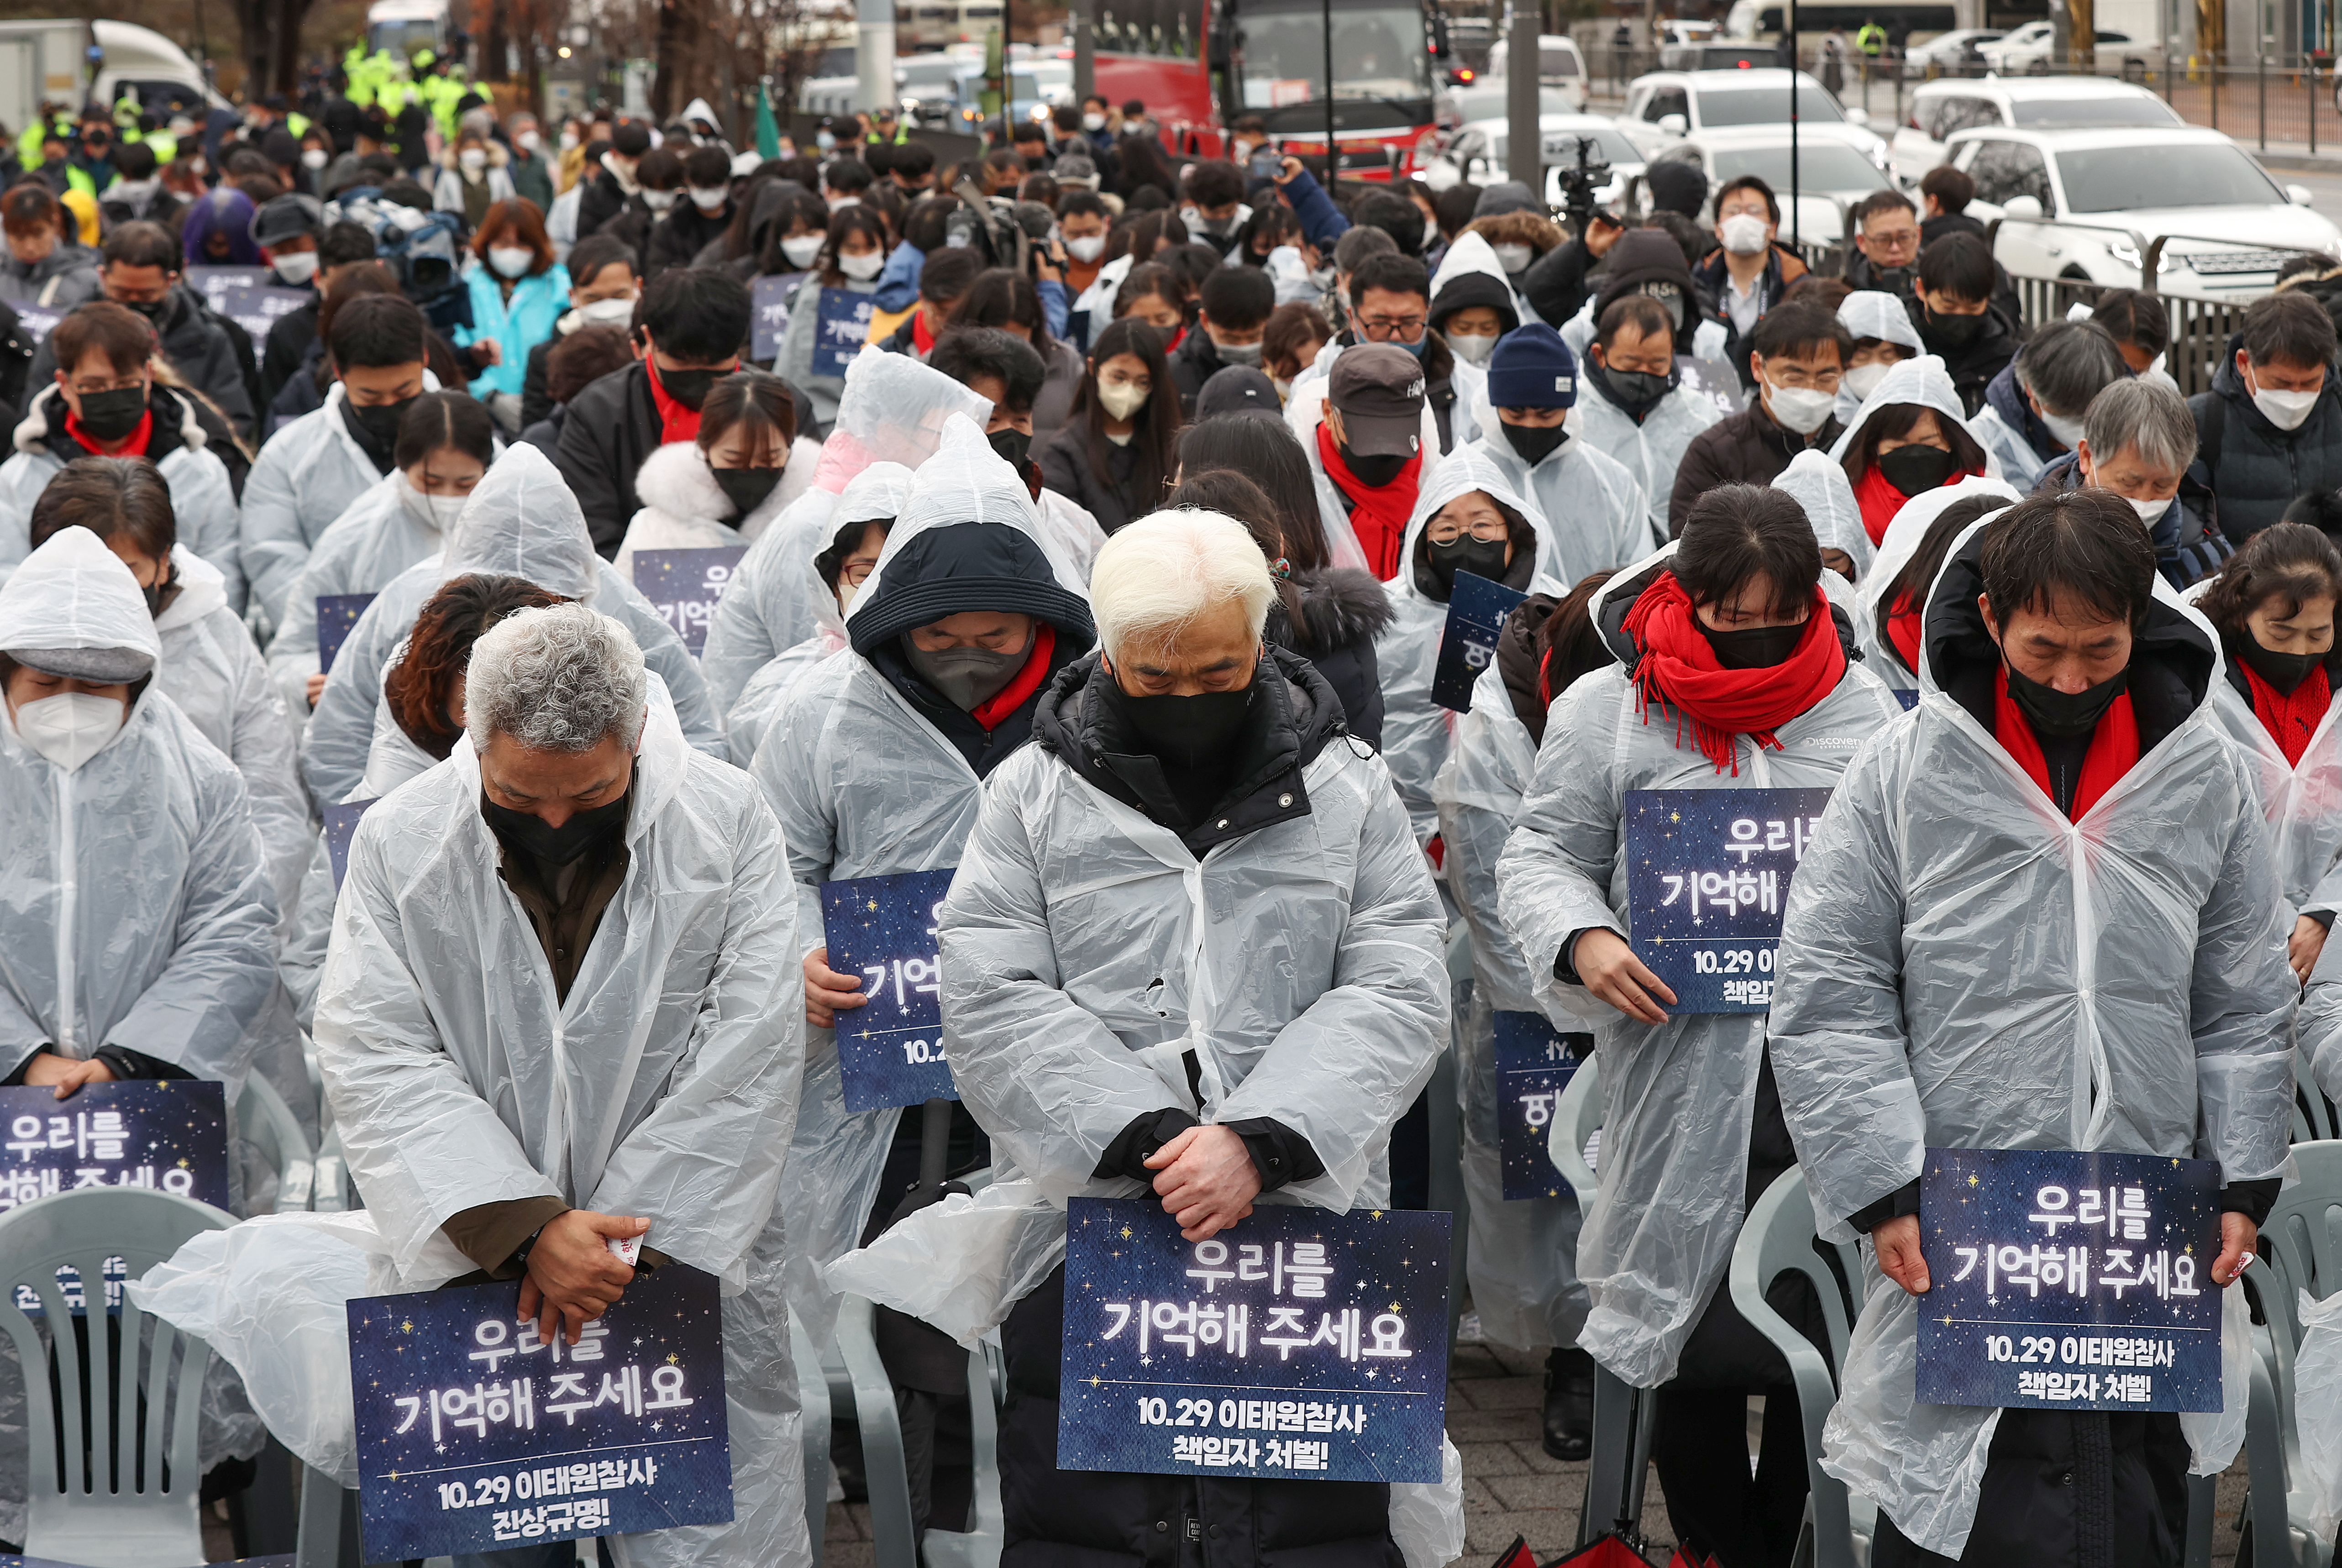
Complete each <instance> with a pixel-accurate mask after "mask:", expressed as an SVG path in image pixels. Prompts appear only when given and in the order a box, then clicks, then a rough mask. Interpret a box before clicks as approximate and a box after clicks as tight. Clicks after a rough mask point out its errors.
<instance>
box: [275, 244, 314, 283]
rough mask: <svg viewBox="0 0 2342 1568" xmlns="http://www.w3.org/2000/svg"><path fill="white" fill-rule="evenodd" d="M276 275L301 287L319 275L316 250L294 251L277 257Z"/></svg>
mask: <svg viewBox="0 0 2342 1568" xmlns="http://www.w3.org/2000/svg"><path fill="white" fill-rule="evenodd" d="M276 275H277V276H278V277H281V278H283V279H284V280H285V282H286V283H288V284H290V285H293V286H294V287H295V288H299V287H300V286H301V285H303V284H305V283H307V282H308V281H309V280H310V279H311V278H313V277H315V276H316V275H317V253H316V252H315V251H292V252H289V253H288V254H286V255H281V256H278V257H277V258H276Z"/></svg>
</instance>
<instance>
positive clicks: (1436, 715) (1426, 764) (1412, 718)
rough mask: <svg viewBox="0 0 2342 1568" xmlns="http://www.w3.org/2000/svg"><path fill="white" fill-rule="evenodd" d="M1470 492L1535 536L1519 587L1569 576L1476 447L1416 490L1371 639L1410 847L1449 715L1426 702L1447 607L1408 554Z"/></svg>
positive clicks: (1533, 518) (1544, 533)
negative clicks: (1385, 604)
mask: <svg viewBox="0 0 2342 1568" xmlns="http://www.w3.org/2000/svg"><path fill="white" fill-rule="evenodd" d="M1475 490H1476V491H1478V492H1480V493H1481V494H1484V495H1486V496H1487V497H1488V498H1489V499H1490V500H1491V501H1494V502H1496V503H1497V504H1500V505H1503V506H1508V507H1510V508H1511V509H1512V510H1513V511H1515V512H1516V513H1518V514H1520V515H1521V517H1522V519H1523V520H1524V521H1526V523H1527V524H1528V525H1529V527H1530V528H1532V529H1533V530H1535V531H1536V557H1537V558H1536V569H1535V570H1534V572H1533V573H1532V574H1530V577H1529V581H1528V585H1527V587H1526V588H1525V589H1524V590H1523V592H1525V593H1531V594H1553V595H1554V596H1555V597H1556V598H1558V597H1559V596H1560V595H1562V594H1566V593H1568V592H1569V588H1570V584H1572V583H1573V582H1575V581H1576V579H1575V578H1567V577H1564V576H1563V575H1562V572H1563V570H1564V569H1565V568H1564V565H1563V562H1564V553H1563V550H1562V547H1561V545H1560V544H1558V543H1557V541H1556V537H1555V534H1556V530H1555V528H1554V526H1553V524H1551V523H1549V522H1548V521H1547V520H1546V514H1545V512H1544V511H1543V510H1542V509H1541V508H1540V507H1539V506H1538V505H1537V504H1536V503H1535V502H1534V501H1531V500H1529V499H1527V498H1526V496H1524V495H1523V494H1521V493H1520V492H1519V491H1518V490H1516V489H1515V488H1513V484H1512V481H1511V480H1510V479H1509V478H1508V477H1507V476H1506V474H1505V472H1504V470H1503V469H1501V468H1499V467H1498V466H1497V465H1496V463H1494V462H1493V461H1491V460H1490V459H1489V457H1488V456H1487V455H1486V453H1485V452H1484V451H1483V450H1482V449H1481V448H1480V447H1479V446H1477V445H1473V446H1467V447H1465V448H1463V449H1462V450H1460V451H1458V452H1457V453H1456V454H1455V455H1454V456H1453V457H1450V458H1448V459H1447V460H1446V462H1445V463H1442V464H1440V465H1439V466H1438V467H1437V468H1436V470H1434V471H1433V473H1432V474H1431V476H1430V477H1429V478H1428V479H1426V480H1425V481H1424V484H1423V487H1422V488H1421V489H1420V490H1418V491H1417V492H1416V498H1415V515H1413V516H1412V517H1409V518H1408V519H1407V520H1406V542H1405V544H1403V545H1401V547H1400V550H1399V564H1398V575H1397V576H1396V577H1393V578H1392V579H1391V580H1390V581H1389V582H1387V583H1386V584H1383V591H1384V592H1385V593H1386V594H1389V595H1390V601H1391V608H1392V610H1393V612H1394V614H1393V615H1392V617H1391V623H1390V624H1389V625H1387V626H1386V627H1384V628H1383V631H1382V635H1380V636H1379V637H1377V638H1376V639H1375V665H1376V669H1377V670H1379V671H1380V672H1381V675H1382V685H1383V761H1384V762H1386V763H1387V764H1389V765H1390V772H1391V778H1392V780H1393V781H1394V782H1396V784H1397V785H1398V794H1399V799H1400V800H1401V801H1402V802H1404V803H1405V804H1406V814H1407V816H1408V818H1409V820H1410V821H1411V822H1412V823H1413V824H1414V828H1415V840H1416V843H1417V844H1429V843H1430V842H1431V838H1432V835H1433V834H1436V833H1437V832H1438V831H1439V812H1438V808H1437V807H1436V806H1435V805H1433V804H1432V800H1431V780H1432V777H1433V775H1434V774H1437V773H1438V772H1439V765H1440V764H1442V763H1444V762H1446V760H1447V739H1448V736H1449V734H1452V733H1453V731H1454V729H1455V724H1456V715H1455V714H1453V713H1452V712H1450V711H1449V710H1448V709H1446V708H1443V707H1441V706H1440V705H1439V704H1437V703H1435V702H1433V701H1432V700H1431V679H1432V675H1433V674H1434V673H1435V672H1436V670H1437V668H1438V665H1439V644H1441V642H1443V641H1444V640H1445V639H1446V632H1447V606H1446V604H1444V603H1442V602H1441V601H1439V600H1437V599H1435V598H1433V597H1431V595H1430V594H1426V593H1425V592H1424V591H1423V587H1422V584H1419V583H1417V582H1416V580H1415V552H1416V545H1417V544H1420V543H1421V541H1422V539H1423V531H1424V529H1426V527H1428V526H1429V525H1430V524H1431V519H1432V517H1433V515H1434V514H1436V513H1437V512H1438V510H1439V509H1440V508H1441V507H1443V506H1445V505H1446V504H1448V503H1449V502H1450V501H1453V500H1455V499H1456V497H1457V496H1459V495H1467V494H1471V493H1472V492H1473V491H1475ZM1590 569H1591V568H1589V570H1590Z"/></svg>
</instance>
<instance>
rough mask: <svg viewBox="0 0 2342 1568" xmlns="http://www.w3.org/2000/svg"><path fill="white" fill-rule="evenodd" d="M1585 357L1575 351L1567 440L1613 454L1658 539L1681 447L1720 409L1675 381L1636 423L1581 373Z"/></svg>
mask: <svg viewBox="0 0 2342 1568" xmlns="http://www.w3.org/2000/svg"><path fill="white" fill-rule="evenodd" d="M1585 363H1586V362H1585V359H1584V357H1583V356H1582V355H1581V356H1580V358H1579V361H1578V365H1579V370H1578V386H1577V403H1576V405H1575V406H1574V407H1572V408H1571V409H1570V411H1569V417H1570V418H1571V419H1572V420H1573V421H1575V422H1576V423H1575V424H1574V425H1573V427H1572V428H1571V431H1570V442H1571V444H1573V445H1574V444H1577V443H1579V442H1584V443H1585V444H1586V446H1587V447H1588V448H1589V449H1590V450H1592V451H1596V452H1600V453H1605V454H1608V455H1609V456H1611V457H1614V458H1616V459H1617V461H1618V462H1619V463H1620V464H1623V465H1624V466H1625V467H1626V472H1627V473H1629V474H1633V475H1634V476H1635V483H1636V484H1639V485H1641V486H1642V489H1643V505H1644V506H1645V508H1646V509H1647V510H1648V512H1649V514H1650V527H1651V538H1652V541H1653V542H1654V543H1655V544H1656V543H1664V542H1665V541H1666V539H1667V537H1668V536H1669V534H1668V527H1667V502H1668V500H1669V499H1670V498H1671V497H1672V496H1673V495H1674V494H1675V490H1676V469H1678V468H1680V467H1682V466H1683V455H1684V451H1685V449H1686V448H1687V447H1689V446H1690V445H1691V443H1692V438H1693V437H1694V436H1696V435H1697V434H1699V433H1700V432H1701V431H1703V430H1706V428H1707V427H1708V426H1709V425H1711V424H1717V423H1719V422H1720V421H1722V419H1723V418H1724V411H1723V410H1722V409H1720V408H1718V407H1716V404H1713V403H1711V402H1709V401H1708V400H1707V399H1706V398H1705V397H1702V396H1701V395H1700V394H1697V393H1696V392H1694V391H1692V390H1691V389H1690V388H1689V387H1684V386H1678V387H1676V389H1675V390H1674V391H1673V392H1670V393H1668V394H1666V396H1665V397H1662V398H1661V399H1659V401H1658V402H1657V403H1656V404H1654V405H1653V406H1652V408H1651V411H1650V412H1649V413H1648V414H1644V415H1643V422H1642V423H1641V424H1636V423H1635V422H1634V421H1633V420H1631V419H1629V418H1627V417H1626V411H1625V410H1624V409H1622V408H1620V407H1619V406H1618V405H1617V404H1615V403H1613V402H1611V401H1610V400H1609V398H1607V397H1606V396H1604V395H1603V394H1602V391H1601V389H1600V388H1599V387H1596V385H1594V384H1593V382H1592V380H1591V379H1590V378H1588V377H1587V376H1586V372H1585V368H1584V366H1585Z"/></svg>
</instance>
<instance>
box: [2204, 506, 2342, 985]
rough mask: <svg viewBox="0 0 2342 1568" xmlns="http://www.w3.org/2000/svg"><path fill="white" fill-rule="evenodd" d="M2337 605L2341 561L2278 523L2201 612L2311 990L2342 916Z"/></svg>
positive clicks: (2305, 532)
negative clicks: (2223, 669)
mask: <svg viewBox="0 0 2342 1568" xmlns="http://www.w3.org/2000/svg"><path fill="white" fill-rule="evenodd" d="M2337 599H2342V552H2337V550H2336V549H2335V547H2334V544H2333V542H2332V541H2331V540H2329V539H2327V536H2326V535H2325V534H2322V533H2320V532H2318V531H2317V529H2315V528H2312V527H2310V526H2308V525H2307V524H2301V523H2279V524H2277V525H2276V526H2275V527H2271V528H2264V529H2262V530H2261V531H2260V532H2259V533H2257V534H2254V535H2253V536H2252V537H2251V538H2250V539H2249V540H2247V541H2246V543H2245V546H2244V548H2243V549H2241V550H2239V551H2237V553H2236V554H2234V555H2231V556H2230V557H2229V558H2228V561H2227V564H2226V565H2224V566H2223V567H2222V568H2221V569H2220V574H2219V575H2218V576H2217V577H2215V578H2214V579H2212V581H2211V583H2210V584H2207V586H2206V587H2205V589H2204V590H2203V596H2202V597H2201V598H2200V599H2198V600H2197V608H2198V609H2200V610H2202V611H2203V612H2204V617H2205V619H2207V620H2208V621H2210V622H2211V623H2212V629H2213V630H2214V631H2216V632H2217V633H2219V634H2220V645H2221V650H2222V652H2223V653H2224V654H2227V680H2225V681H2223V682H2221V683H2220V684H2218V685H2217V687H2216V688H2215V690H2214V694H2213V712H2214V714H2217V716H2218V718H2219V720H2220V722H2221V724H2223V725H2224V726H2225V727H2226V728H2227V732H2228V735H2229V738H2230V739H2232V740H2234V741H2235V742H2236V743H2237V748H2238V749H2239V750H2241V751H2242V752H2243V753H2244V754H2245V755H2246V756H2247V758H2248V759H2250V760H2251V762H2252V764H2253V767H2252V770H2251V771H2252V774H2253V777H2254V782H2255V783H2256V784H2257V786H2258V788H2259V791H2260V801H2261V814H2262V817H2263V819H2264V820H2265V821H2267V824H2268V830H2269V845H2270V847H2271V848H2272V849H2273V850H2275V851H2276V853H2277V873H2278V874H2279V876H2281V877H2282V878H2283V879H2284V886H2283V887H2282V889H2280V895H2281V896H2282V897H2283V898H2284V899H2285V900H2286V906H2287V908H2288V909H2290V910H2291V911H2292V912H2293V914H2294V916H2295V919H2294V926H2293V937H2292V940H2291V942H2290V944H2288V952H2287V957H2288V958H2289V959H2290V960H2291V961H2292V964H2293V971H2294V973H2295V974H2297V975H2298V976H2299V977H2300V978H2301V979H2302V980H2303V981H2304V982H2305V983H2306V982H2307V980H2308V978H2309V971H2310V970H2311V968H2312V967H2314V966H2315V965H2316V964H2317V954H2318V953H2319V952H2320V951H2321V950H2322V949H2323V948H2324V947H2325V945H2326V932H2327V927H2328V926H2330V925H2331V924H2333V923H2334V915H2335V911H2336V910H2337V908H2342V877H2337V876H2336V875H2335V873H2336V870H2337V866H2342V735H2337V733H2336V724H2335V712H2334V684H2335V680H2336V677H2337V674H2342V664H2337V661H2336V657H2335V652H2336V650H2335V645H2334V615H2335V604H2336V602H2337ZM2329 881H2330V882H2331V883H2332V884H2334V885H2331V886H2328V885H2327V884H2328V883H2329Z"/></svg>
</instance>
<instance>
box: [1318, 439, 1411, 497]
mask: <svg viewBox="0 0 2342 1568" xmlns="http://www.w3.org/2000/svg"><path fill="white" fill-rule="evenodd" d="M1336 450H1337V451H1339V452H1340V453H1341V454H1342V466H1344V467H1345V468H1347V469H1348V470H1349V471H1350V476H1351V477H1352V478H1354V479H1356V481H1357V482H1358V483H1359V484H1363V485H1365V486H1366V488H1368V489H1369V490H1379V489H1381V488H1382V487H1383V486H1384V485H1386V484H1389V483H1390V482H1391V481H1392V480H1394V479H1396V478H1397V477H1398V475H1399V470H1400V469H1402V468H1405V467H1406V465H1407V464H1409V463H1412V462H1414V461H1415V458H1414V456H1413V454H1409V453H1405V452H1392V453H1387V454H1384V455H1383V456H1380V457H1366V456H1363V455H1361V454H1358V453H1356V452H1353V451H1351V450H1350V449H1349V447H1348V446H1347V445H1343V446H1339V447H1337V448H1336Z"/></svg>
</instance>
